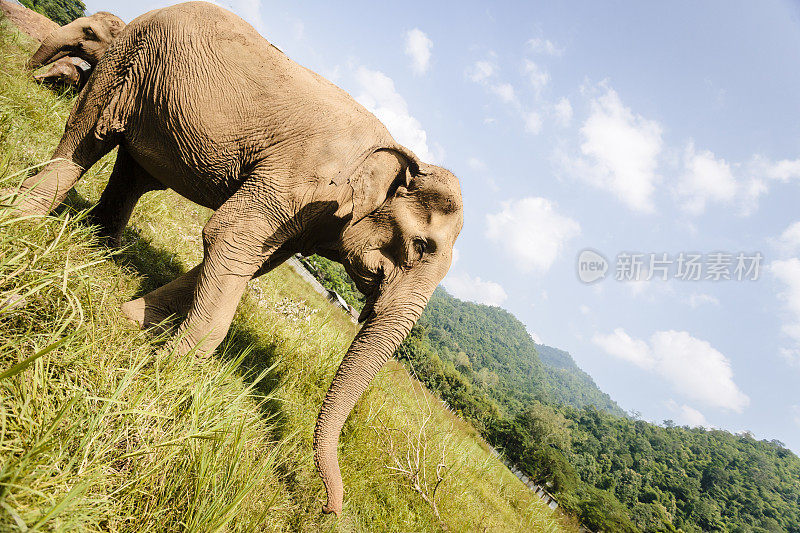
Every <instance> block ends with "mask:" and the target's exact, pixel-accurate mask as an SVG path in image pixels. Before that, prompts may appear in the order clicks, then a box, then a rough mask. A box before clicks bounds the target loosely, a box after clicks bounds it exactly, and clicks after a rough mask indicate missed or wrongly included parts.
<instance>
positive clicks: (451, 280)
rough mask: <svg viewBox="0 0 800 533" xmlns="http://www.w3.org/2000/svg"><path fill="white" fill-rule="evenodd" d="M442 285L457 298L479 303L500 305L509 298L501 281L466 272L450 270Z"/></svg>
mask: <svg viewBox="0 0 800 533" xmlns="http://www.w3.org/2000/svg"><path fill="white" fill-rule="evenodd" d="M442 285H444V287H445V289H447V291H448V292H449V293H450V294H452V295H453V296H455V297H456V298H461V299H462V300H469V301H471V302H476V303H479V304H485V305H495V306H499V305H500V304H502V303H503V302H504V301H506V299H507V298H508V295H507V294H506V291H505V290H504V289H503V287H502V285H500V284H499V283H495V282H494V281H484V280H482V279H481V278H479V277H477V276H476V277H472V276H470V275H469V274H467V273H466V272H450V273H449V274H448V275H447V277H445V278H444V280H443V281H442Z"/></svg>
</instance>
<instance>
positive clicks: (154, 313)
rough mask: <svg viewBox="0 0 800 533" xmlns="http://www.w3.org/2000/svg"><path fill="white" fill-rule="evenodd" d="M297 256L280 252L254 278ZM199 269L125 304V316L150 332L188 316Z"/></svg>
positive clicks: (271, 257) (272, 256) (262, 266)
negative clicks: (170, 321) (160, 325)
mask: <svg viewBox="0 0 800 533" xmlns="http://www.w3.org/2000/svg"><path fill="white" fill-rule="evenodd" d="M292 254H293V252H292V251H290V250H283V249H281V250H278V251H276V252H275V253H274V254H272V255H271V256H270V257H269V259H268V260H267V261H266V262H265V263H264V264H263V265H261V268H259V269H258V270H257V271H256V273H255V274H254V275H253V278H257V277H259V276H262V275H264V274H266V273H268V272H270V271H271V270H273V269H274V268H275V267H277V266H278V265H280V264H281V263H283V262H284V261H286V260H287V259H289V257H291V256H292ZM201 266H202V265H197V266H196V267H194V268H193V269H191V270H190V271H188V272H187V273H185V274H183V275H182V276H180V277H178V278H175V279H174V280H172V281H171V282H169V283H167V284H166V285H163V286H161V287H159V288H158V289H156V290H154V291H151V292H148V293H147V294H145V295H144V296H142V297H141V298H137V299H135V300H131V301H130V302H126V303H124V304H122V313H123V314H124V315H125V316H126V317H127V318H128V319H129V320H132V321H133V322H136V323H138V324H139V326H140V327H142V328H149V327H152V326H155V325H156V324H160V323H161V322H163V321H164V320H166V319H167V318H169V317H171V316H185V315H186V314H187V313H188V312H189V309H190V308H191V307H192V300H193V299H194V291H195V288H196V287H197V279H198V277H199V274H200V267H201Z"/></svg>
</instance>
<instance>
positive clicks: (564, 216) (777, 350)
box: [86, 0, 800, 451]
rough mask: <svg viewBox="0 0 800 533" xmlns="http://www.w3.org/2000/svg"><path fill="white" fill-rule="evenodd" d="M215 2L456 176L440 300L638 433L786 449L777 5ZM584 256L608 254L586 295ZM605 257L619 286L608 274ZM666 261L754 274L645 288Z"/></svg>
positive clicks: (794, 8)
mask: <svg viewBox="0 0 800 533" xmlns="http://www.w3.org/2000/svg"><path fill="white" fill-rule="evenodd" d="M86 4H87V8H88V11H89V12H94V11H98V10H107V11H111V12H113V13H115V14H117V15H119V16H121V17H122V18H123V19H125V20H126V21H130V20H132V19H133V18H135V17H136V16H138V15H140V14H142V13H144V12H146V11H148V10H150V9H154V8H157V7H163V6H164V5H168V3H164V2H148V1H146V0H145V1H144V2H120V1H116V0H111V1H103V0H100V1H96V0H89V1H87V2H86ZM219 4H220V5H223V6H225V7H227V8H229V9H231V10H233V11H234V12H236V13H238V14H239V15H240V16H242V17H243V18H245V19H246V20H247V21H248V22H250V23H251V24H253V25H254V26H255V27H256V28H257V29H258V30H259V31H260V32H261V33H262V34H263V35H265V36H266V37H267V38H268V39H269V40H270V41H271V42H273V43H274V44H275V45H277V46H278V47H279V48H281V49H282V50H283V51H284V52H286V53H287V54H288V55H289V56H290V57H291V58H292V59H294V60H295V61H297V62H299V63H301V64H303V65H305V66H307V67H309V68H311V69H313V70H316V71H317V72H319V73H321V74H322V75H324V76H326V77H328V78H329V79H331V80H332V81H333V82H335V83H337V84H338V85H340V86H341V87H343V88H344V89H345V90H347V91H348V92H350V94H352V95H353V96H354V97H356V99H358V100H359V101H360V102H361V103H362V104H364V105H365V106H366V107H367V108H368V109H370V110H371V111H373V112H374V113H375V114H376V115H378V117H379V118H381V120H383V121H384V123H385V124H386V125H387V127H389V129H390V131H391V132H392V134H393V135H394V136H395V138H396V139H397V140H398V141H399V142H401V143H402V144H405V145H406V146H408V147H410V148H411V149H412V150H414V151H415V152H416V153H417V154H418V155H419V156H420V157H422V158H423V159H425V160H428V161H430V162H435V163H438V164H441V165H443V166H446V167H447V168H449V169H450V170H452V171H453V172H454V173H455V174H456V175H457V176H459V178H460V180H461V184H462V190H463V194H464V204H465V225H464V230H463V232H462V234H461V237H460V238H459V241H458V243H457V249H458V254H457V256H458V259H457V261H456V262H455V264H454V266H453V268H452V269H451V272H450V274H449V275H448V277H447V279H446V280H445V286H446V287H447V288H448V289H449V290H450V292H452V293H453V294H455V295H456V296H458V297H461V298H464V299H470V300H473V301H478V302H482V303H489V304H494V305H501V306H502V307H504V308H506V309H508V310H509V311H511V312H513V313H514V314H515V315H516V316H517V317H519V319H520V320H522V321H523V322H524V323H525V324H526V326H527V327H528V330H529V331H530V332H531V335H532V336H534V338H535V339H537V340H541V341H542V342H544V343H546V344H550V345H553V346H556V347H559V348H562V349H565V350H568V351H569V352H571V353H572V355H573V356H574V358H575V359H576V361H577V362H578V364H579V365H580V366H581V367H582V368H583V369H584V370H586V371H587V372H588V373H589V374H591V375H592V377H593V378H594V379H595V381H596V382H597V383H598V385H599V386H600V387H601V388H602V389H603V390H604V391H606V392H608V393H609V394H611V396H612V397H613V398H614V399H615V400H617V402H618V403H619V404H620V405H621V406H622V407H623V408H624V409H626V410H636V411H639V412H640V413H641V414H642V416H643V417H644V418H645V419H647V420H651V421H656V422H661V421H662V420H664V419H672V420H675V421H676V422H677V423H679V424H688V425H704V426H709V427H710V426H713V427H720V428H723V429H727V430H730V431H734V432H739V431H743V430H749V431H752V432H753V433H754V434H755V436H756V437H757V438H768V439H773V438H775V439H779V440H781V441H783V442H785V443H786V444H787V445H788V446H789V447H791V448H792V449H794V450H795V451H800V387H798V383H800V258H799V257H800V209H798V208H797V206H798V203H799V201H800V122H798V111H800V71H798V69H797V65H800V4H797V3H789V2H774V1H773V2H770V1H765V2H758V3H753V2H749V3H746V2H703V3H697V2H664V3H661V4H656V3H652V2H603V3H600V2H546V3H545V2H541V3H536V4H534V3H527V2H526V3H522V2H519V3H498V4H493V5H491V6H489V7H487V4H486V3H485V2H484V3H470V2H459V3H458V4H457V6H456V4H449V5H448V4H444V3H442V4H438V3H430V2H418V3H416V2H402V3H374V2H370V3H367V2H363V3H348V4H347V5H342V4H341V3H336V4H335V5H334V4H331V3H324V4H323V3H319V4H316V5H315V4H313V3H306V4H304V5H298V3H295V2H292V3H285V4H281V3H272V2H259V1H257V0H229V1H225V0H220V1H219ZM453 6H456V7H453ZM586 248H590V249H593V250H596V251H597V252H600V253H601V254H602V255H603V256H604V257H605V258H607V259H608V261H609V263H610V270H609V272H608V274H607V276H606V278H605V279H603V280H600V281H597V282H595V283H593V284H585V283H582V282H581V281H580V280H579V279H578V276H577V266H576V265H577V256H578V254H579V253H580V251H582V250H584V249H586ZM626 252H627V253H641V254H645V255H644V256H643V258H642V259H643V263H644V269H643V272H642V279H641V280H640V281H636V282H631V281H617V280H616V279H614V278H615V265H616V264H617V257H618V255H619V254H621V253H626ZM681 252H685V253H690V252H696V253H699V254H702V258H701V260H702V261H706V263H705V265H706V267H707V265H708V263H707V261H708V257H709V256H708V254H712V253H715V252H722V253H727V254H734V256H735V254H737V253H739V252H744V253H745V254H747V255H748V256H750V255H753V254H755V253H756V252H758V253H760V254H761V255H762V256H763V260H762V262H761V268H760V271H759V277H758V279H757V280H742V281H738V280H728V281H705V280H702V281H685V280H679V279H675V278H674V276H670V279H668V280H667V281H662V280H656V279H652V280H650V281H647V280H646V279H645V278H646V277H647V271H648V269H649V267H648V265H649V260H650V256H649V254H651V253H654V254H658V256H659V257H660V256H661V255H662V254H664V253H666V254H668V259H671V260H675V259H676V258H677V257H678V254H680V253H681ZM734 263H735V261H734ZM734 266H735V264H734V265H731V267H730V268H731V270H733V267H734ZM672 268H673V272H672V274H674V269H675V268H676V265H675V264H673V267H672ZM703 277H705V272H704V273H703Z"/></svg>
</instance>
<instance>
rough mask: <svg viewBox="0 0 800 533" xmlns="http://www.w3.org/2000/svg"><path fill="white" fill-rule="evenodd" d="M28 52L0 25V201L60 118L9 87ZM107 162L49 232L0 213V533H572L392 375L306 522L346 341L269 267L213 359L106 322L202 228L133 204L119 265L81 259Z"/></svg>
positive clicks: (373, 395)
mask: <svg viewBox="0 0 800 533" xmlns="http://www.w3.org/2000/svg"><path fill="white" fill-rule="evenodd" d="M32 49H33V44H32V42H30V41H29V40H27V39H25V38H23V37H21V36H19V35H18V34H17V32H16V31H14V30H12V29H10V28H9V26H8V24H7V22H6V21H2V20H0V61H1V62H2V64H3V66H4V68H3V69H2V71H0V91H2V93H0V187H5V186H9V185H14V184H17V183H19V181H20V180H21V179H22V177H23V175H25V174H26V173H28V172H32V171H34V170H35V168H34V167H35V165H38V164H41V163H42V162H43V161H45V160H47V158H48V157H49V155H50V153H51V151H52V149H53V147H54V146H55V144H56V143H57V141H58V138H59V137H60V134H61V132H62V131H63V124H64V122H65V119H66V116H67V113H68V110H69V108H70V106H71V96H70V95H69V94H66V95H61V96H58V95H53V94H52V93H50V92H48V91H47V90H45V89H43V88H40V87H38V86H36V85H35V84H34V83H32V82H31V81H30V80H29V79H28V78H27V77H26V75H25V74H24V72H23V70H22V65H23V63H24V60H25V59H26V58H27V56H28V55H29V54H30V53H31V52H32ZM113 159H114V154H113V153H112V154H110V155H109V156H108V157H106V158H105V160H103V161H102V162H101V163H99V164H97V165H95V167H94V168H93V169H92V170H91V171H90V172H89V173H88V174H87V176H85V177H84V179H83V180H82V181H81V182H80V184H79V186H78V187H77V190H76V192H75V193H73V194H72V195H71V196H70V198H69V199H68V202H67V205H68V207H67V208H64V209H61V210H60V212H59V213H58V214H57V215H55V216H50V217H41V218H32V219H27V220H23V219H20V218H19V217H18V216H16V215H15V214H14V213H13V212H11V211H9V210H7V209H3V208H0V303H2V305H4V306H3V307H2V309H0V530H2V531H6V530H12V531H13V530H18V531H25V530H26V529H37V530H46V531H257V530H263V531H438V530H442V529H444V528H447V529H448V530H450V531H503V532H505V531H570V530H574V527H573V526H570V525H569V524H567V523H566V522H565V521H564V520H563V519H562V518H560V517H559V516H558V515H556V514H553V513H552V512H550V511H549V510H548V509H546V508H545V507H544V505H543V504H542V503H541V502H540V501H539V500H538V498H536V497H535V496H533V495H532V494H531V493H530V491H528V490H527V489H526V488H525V487H524V486H523V485H522V484H521V483H520V482H519V481H518V480H517V479H516V478H515V477H514V476H513V475H512V474H511V473H510V472H509V471H508V470H507V469H506V468H505V467H503V466H502V465H501V464H500V462H499V461H498V460H497V459H496V458H495V457H494V456H493V455H492V454H491V453H490V452H489V451H488V450H487V449H486V448H485V447H484V445H483V444H482V443H481V441H480V440H479V439H476V438H475V434H474V430H473V429H472V428H471V427H470V426H468V425H466V424H464V423H463V422H461V421H459V420H458V419H457V418H455V417H453V416H451V415H450V414H449V413H448V412H446V411H445V410H443V409H441V408H440V406H439V404H437V403H436V401H435V400H434V399H433V398H432V397H431V395H430V394H428V393H427V392H426V391H425V390H424V389H422V388H421V386H420V385H419V384H418V383H417V382H415V381H414V380H412V379H410V378H409V377H408V374H407V373H406V372H405V370H404V369H403V367H402V366H400V365H398V364H389V365H387V367H386V368H385V369H384V370H382V371H381V372H380V373H379V375H378V377H377V378H376V379H375V381H374V384H373V386H372V388H371V389H370V390H369V392H368V393H367V394H365V396H364V397H363V398H362V399H361V401H360V402H359V403H358V405H357V407H356V409H355V410H354V412H353V414H352V415H351V417H350V419H349V420H348V423H347V424H346V426H345V429H344V432H343V434H342V438H341V444H340V462H341V466H342V472H343V476H344V483H345V487H346V491H347V492H346V494H345V508H344V513H343V516H342V518H341V519H339V520H338V521H337V520H335V519H334V518H333V517H331V516H323V515H322V514H321V513H320V506H321V504H322V502H323V499H324V491H323V488H322V484H321V482H320V481H319V480H318V477H317V474H316V471H315V469H314V465H313V459H312V450H311V438H312V429H313V425H314V421H315V418H316V415H317V412H318V409H319V406H320V404H321V402H322V398H323V395H324V393H325V390H326V389H327V386H328V384H329V382H330V380H331V379H332V376H333V372H334V370H335V368H336V366H337V365H338V363H339V361H340V360H341V357H342V355H343V353H344V351H345V349H346V347H347V346H348V345H349V342H350V340H351V339H352V336H353V334H354V332H355V329H354V326H353V325H352V323H351V322H350V321H349V320H348V318H347V316H346V315H345V314H344V313H342V312H340V311H339V310H337V309H335V308H333V307H332V306H330V305H329V304H328V303H327V302H326V301H324V299H323V298H321V297H319V296H318V295H317V294H316V293H314V292H313V291H312V290H311V289H310V288H309V287H307V286H306V285H305V284H304V283H303V282H302V281H301V280H300V279H299V278H298V277H297V276H296V275H295V274H294V273H293V272H292V271H291V270H290V269H289V268H285V267H282V268H279V269H278V270H276V271H275V272H274V273H272V274H270V275H269V276H266V277H264V278H262V279H260V280H257V281H256V282H253V283H252V286H251V290H250V291H249V292H248V294H247V295H246V297H245V299H244V301H243V302H242V305H241V306H240V307H239V310H238V312H237V315H236V318H235V320H234V324H233V327H232V330H231V333H230V334H229V335H228V337H227V338H226V341H225V342H224V344H223V347H222V348H221V350H220V351H219V353H218V354H217V355H215V356H214V357H211V358H209V359H208V360H206V361H204V362H202V363H198V362H196V361H195V360H193V359H192V358H176V357H173V356H172V355H171V354H170V353H165V352H164V351H163V350H160V349H159V345H160V343H161V342H162V341H161V340H160V339H158V338H153V337H152V336H150V335H149V334H146V333H142V332H140V331H138V330H137V329H136V328H135V327H133V326H132V325H131V324H129V323H127V322H126V321H125V320H124V319H123V317H122V316H121V314H120V312H119V306H120V304H121V303H123V302H124V301H126V300H128V299H130V298H133V297H135V296H137V295H140V294H142V293H144V292H146V291H148V290H150V289H152V288H154V287H156V286H158V285H160V284H163V283H165V282H167V281H169V280H170V279H172V278H173V277H175V276H177V275H178V274H179V273H181V272H183V271H185V270H186V269H187V268H188V267H191V266H192V265H194V264H196V263H197V262H198V261H199V259H200V256H201V243H200V230H201V227H202V225H203V223H204V222H205V220H207V218H208V216H209V212H208V211H206V210H204V209H202V208H199V207H197V206H194V205H192V204H190V203H188V202H186V201H185V200H183V199H181V198H179V197H178V196H176V195H175V194H173V193H171V192H169V191H163V192H157V193H150V194H148V195H147V196H146V197H145V198H143V199H142V201H141V202H140V204H139V207H138V208H137V211H136V212H135V213H134V216H133V220H132V223H131V227H130V229H129V230H128V231H127V232H126V235H125V238H124V242H125V249H124V251H122V252H120V253H111V252H110V251H108V250H104V249H102V248H100V247H98V246H97V245H96V241H95V238H94V235H93V232H92V230H91V228H88V227H86V225H85V224H84V223H83V218H84V216H85V214H84V213H85V212H84V211H82V210H83V209H85V208H86V207H87V206H90V205H91V204H92V203H93V202H94V201H95V200H96V199H97V198H98V197H99V194H100V192H101V190H102V188H103V186H104V184H105V181H106V179H107V177H108V173H109V172H110V169H111V166H112V164H113ZM409 458H410V459H409ZM440 479H441V483H439V480H440ZM437 484H438V485H437ZM437 486H438V488H435V487H437ZM434 489H435V490H434ZM437 512H438V515H439V516H438V517H437Z"/></svg>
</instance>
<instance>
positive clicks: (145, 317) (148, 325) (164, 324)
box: [120, 298, 175, 334]
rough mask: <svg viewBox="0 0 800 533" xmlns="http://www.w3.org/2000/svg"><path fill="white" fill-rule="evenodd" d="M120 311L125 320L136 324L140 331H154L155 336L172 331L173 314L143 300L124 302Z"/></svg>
mask: <svg viewBox="0 0 800 533" xmlns="http://www.w3.org/2000/svg"><path fill="white" fill-rule="evenodd" d="M120 310H121V311H122V314H123V315H125V318H127V319H128V320H130V321H131V322H135V323H136V324H138V326H139V327H140V328H141V329H154V330H155V332H156V333H157V334H159V333H164V332H168V331H170V330H172V328H173V325H174V324H173V322H174V320H172V319H174V318H175V313H174V312H172V311H169V310H168V309H165V308H163V307H160V306H157V305H154V304H152V303H150V304H148V303H147V302H146V301H145V299H144V298H137V299H135V300H131V301H129V302H125V303H124V304H122V307H121V308H120Z"/></svg>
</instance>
